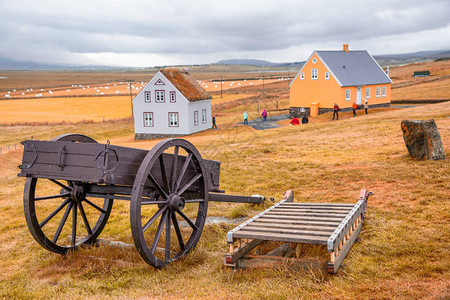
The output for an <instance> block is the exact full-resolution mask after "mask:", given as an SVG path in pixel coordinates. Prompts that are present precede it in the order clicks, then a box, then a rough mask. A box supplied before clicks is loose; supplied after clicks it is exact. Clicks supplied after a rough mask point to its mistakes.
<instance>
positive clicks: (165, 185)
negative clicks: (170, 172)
mask: <svg viewBox="0 0 450 300" xmlns="http://www.w3.org/2000/svg"><path fill="white" fill-rule="evenodd" d="M159 167H160V169H161V176H162V178H163V184H164V189H165V190H166V191H169V183H168V182H167V175H166V166H165V164H164V157H163V156H162V155H160V156H159Z"/></svg>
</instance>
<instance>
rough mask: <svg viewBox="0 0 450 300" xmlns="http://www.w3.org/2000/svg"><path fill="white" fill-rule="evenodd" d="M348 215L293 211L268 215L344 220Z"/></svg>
mask: <svg viewBox="0 0 450 300" xmlns="http://www.w3.org/2000/svg"><path fill="white" fill-rule="evenodd" d="M347 214H348V213H341V214H336V213H334V214H333V213H327V212H321V213H310V212H292V211H287V212H286V211H277V210H273V211H271V212H269V213H267V214H266V215H280V216H281V215H283V216H303V217H323V218H325V217H327V218H339V219H343V218H345V216H346V215H347Z"/></svg>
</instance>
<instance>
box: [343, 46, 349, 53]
mask: <svg viewBox="0 0 450 300" xmlns="http://www.w3.org/2000/svg"><path fill="white" fill-rule="evenodd" d="M343 46H344V49H343V50H344V51H345V52H346V53H348V44H344V45H343Z"/></svg>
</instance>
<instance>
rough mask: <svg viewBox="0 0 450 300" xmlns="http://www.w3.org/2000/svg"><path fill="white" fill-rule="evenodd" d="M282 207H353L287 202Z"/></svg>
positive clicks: (340, 204) (337, 204)
mask: <svg viewBox="0 0 450 300" xmlns="http://www.w3.org/2000/svg"><path fill="white" fill-rule="evenodd" d="M282 206H296V207H302V206H304V207H314V206H317V207H353V206H355V204H352V203H322V202H321V203H313V202H289V203H284V204H283V205H282Z"/></svg>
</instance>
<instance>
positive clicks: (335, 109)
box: [333, 103, 339, 120]
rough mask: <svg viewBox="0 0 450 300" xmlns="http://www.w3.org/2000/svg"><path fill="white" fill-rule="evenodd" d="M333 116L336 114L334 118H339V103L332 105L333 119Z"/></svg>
mask: <svg viewBox="0 0 450 300" xmlns="http://www.w3.org/2000/svg"><path fill="white" fill-rule="evenodd" d="M334 116H336V120H338V119H339V105H337V104H336V103H334V107H333V120H334Z"/></svg>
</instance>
